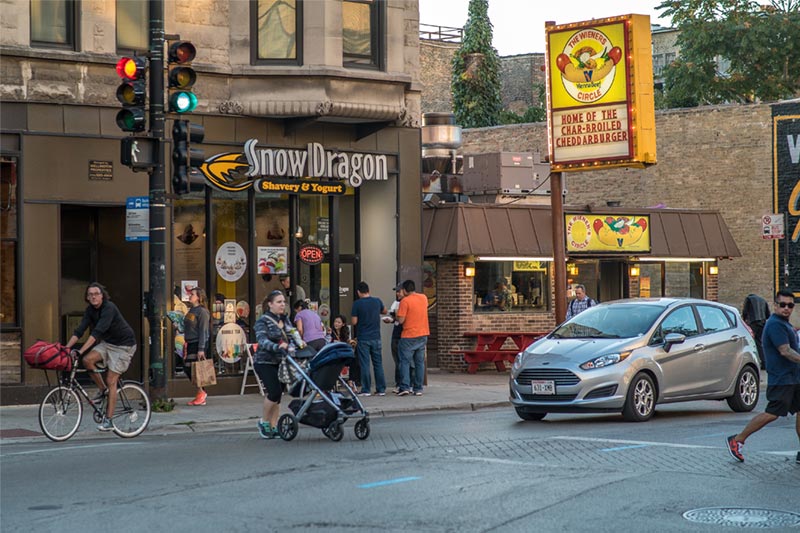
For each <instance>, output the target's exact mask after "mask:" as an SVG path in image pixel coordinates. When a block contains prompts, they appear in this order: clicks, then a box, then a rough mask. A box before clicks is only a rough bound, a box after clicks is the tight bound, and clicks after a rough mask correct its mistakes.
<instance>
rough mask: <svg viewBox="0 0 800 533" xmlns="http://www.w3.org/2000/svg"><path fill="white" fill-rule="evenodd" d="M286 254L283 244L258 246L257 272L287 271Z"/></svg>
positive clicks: (284, 272)
mask: <svg viewBox="0 0 800 533" xmlns="http://www.w3.org/2000/svg"><path fill="white" fill-rule="evenodd" d="M287 255H288V252H287V248H286V247H284V246H259V247H258V273H259V274H286V273H287V272H288V264H287V261H286V257H287Z"/></svg>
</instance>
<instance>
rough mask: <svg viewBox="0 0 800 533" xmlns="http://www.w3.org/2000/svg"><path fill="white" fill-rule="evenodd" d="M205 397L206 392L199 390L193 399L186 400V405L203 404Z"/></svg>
mask: <svg viewBox="0 0 800 533" xmlns="http://www.w3.org/2000/svg"><path fill="white" fill-rule="evenodd" d="M206 398H208V393H207V392H206V391H200V392H198V393H197V396H195V397H194V400H192V401H190V402H188V403H187V404H186V405H195V406H197V405H205V404H206Z"/></svg>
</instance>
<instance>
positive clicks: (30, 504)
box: [0, 402, 800, 533]
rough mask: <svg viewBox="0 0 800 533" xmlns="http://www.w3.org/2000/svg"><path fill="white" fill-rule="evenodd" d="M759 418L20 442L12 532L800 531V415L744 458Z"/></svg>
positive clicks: (505, 419)
mask: <svg viewBox="0 0 800 533" xmlns="http://www.w3.org/2000/svg"><path fill="white" fill-rule="evenodd" d="M750 416H751V415H750V414H745V415H742V414H735V413H732V412H731V411H730V410H728V409H727V405H726V404H725V403H724V402H722V403H718V402H695V403H692V404H677V405H667V406H660V407H659V409H658V411H657V414H656V416H655V417H654V419H653V420H651V421H650V422H647V423H643V424H631V423H626V422H623V421H622V419H621V417H619V416H611V415H608V416H606V415H590V416H579V415H548V417H547V418H546V419H545V421H543V422H522V421H520V420H519V419H517V417H516V415H515V414H514V413H513V410H510V409H492V410H486V411H479V412H474V413H442V414H435V415H417V416H403V417H387V418H380V419H373V420H372V421H371V426H372V427H371V429H372V434H371V436H370V438H369V439H368V440H366V441H359V440H357V439H356V438H355V437H354V435H353V431H352V426H353V424H352V421H351V422H348V424H347V426H346V433H345V437H344V440H343V441H342V442H339V443H335V442H331V441H329V440H328V439H327V438H325V437H324V436H323V435H322V433H321V432H320V430H318V429H314V428H310V427H307V426H301V427H300V434H299V436H298V437H297V439H295V440H294V441H292V442H288V443H287V442H283V441H280V440H270V441H265V440H262V439H260V438H259V437H258V435H257V433H256V429H255V428H254V427H253V428H250V427H247V428H245V427H235V428H228V429H224V430H217V431H209V432H203V433H194V434H190V433H181V434H161V435H159V434H154V433H152V432H151V433H145V434H143V435H142V436H140V437H138V438H136V439H132V440H122V439H119V438H117V437H114V436H111V435H109V436H108V438H100V439H98V438H83V439H81V438H80V434H79V436H78V437H76V438H73V439H72V440H70V441H68V442H66V443H61V444H56V443H42V442H41V441H38V442H36V443H15V444H4V445H3V446H2V448H0V529H2V531H4V532H6V531H26V532H27V531H109V530H111V529H112V528H113V529H119V530H122V531H167V532H169V533H176V532H183V531H191V532H196V531H259V532H263V531H281V532H284V531H326V532H327V531H334V532H335V531H348V532H354V531H355V532H360V531H434V532H440V531H453V532H465V531H466V532H472V531H480V532H485V531H503V532H505V531H570V532H571V531H632V530H636V531H658V532H661V531H726V530H727V531H730V530H733V529H738V528H741V527H745V526H753V527H756V526H758V527H759V528H763V526H764V525H769V524H770V523H771V522H770V521H777V522H776V523H775V525H776V526H777V527H776V529H774V530H775V531H784V530H785V531H790V530H791V531H800V465H797V464H795V454H796V453H797V450H798V449H800V444H798V442H797V437H796V435H795V430H794V420H793V419H781V420H779V421H777V422H775V423H774V424H772V425H770V426H768V427H767V428H766V429H764V430H763V431H761V432H760V433H758V434H756V435H755V436H754V437H752V438H751V440H750V441H749V442H748V445H747V446H746V447H745V453H746V457H747V461H746V462H745V463H744V464H740V463H737V462H735V461H733V460H732V459H731V457H730V456H729V455H728V452H727V451H726V449H725V447H724V437H725V436H727V435H729V434H732V433H735V432H736V431H738V430H739V429H740V428H741V427H742V426H743V425H744V424H745V423H746V421H747V420H749V418H750ZM717 507H723V508H732V509H734V511H733V513H734V514H729V515H723V517H722V519H721V520H723V521H724V524H721V525H720V524H717V525H714V524H703V523H693V522H690V521H688V520H687V519H686V518H684V516H683V515H684V513H686V512H687V511H690V510H693V509H699V508H717ZM740 508H746V509H756V510H758V509H767V510H773V511H779V512H778V513H767V512H764V511H747V512H745V514H744V515H741V516H743V517H744V518H742V517H741V516H740V515H739V514H737V513H739V511H738V509H740ZM785 512H789V513H791V512H794V513H798V514H795V515H791V514H788V515H787V514H785ZM700 514H701V517H702V516H706V515H710V516H711V519H713V517H714V516H718V515H719V513H717V514H716V515H715V514H714V513H706V514H705V515H704V514H703V513H700ZM764 517H767V518H764ZM793 520H796V522H797V524H796V525H794V526H792V521H793ZM725 524H727V525H725ZM731 524H733V525H731ZM737 526H738V527H737Z"/></svg>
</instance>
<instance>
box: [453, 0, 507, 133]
mask: <svg viewBox="0 0 800 533" xmlns="http://www.w3.org/2000/svg"><path fill="white" fill-rule="evenodd" d="M499 65H500V59H499V58H498V56H497V50H495V49H494V47H493V46H492V23H491V22H490V21H489V2H488V0H470V2H469V14H468V17H467V25H466V26H465V27H464V40H463V42H462V43H461V46H460V47H459V49H458V51H457V52H456V54H455V56H454V57H453V75H452V82H451V87H452V90H453V112H454V113H455V115H456V122H457V123H458V124H460V125H461V126H463V127H465V128H480V127H484V126H494V125H496V124H498V122H499V119H500V110H501V109H502V102H501V99H500V74H499V72H500V68H499Z"/></svg>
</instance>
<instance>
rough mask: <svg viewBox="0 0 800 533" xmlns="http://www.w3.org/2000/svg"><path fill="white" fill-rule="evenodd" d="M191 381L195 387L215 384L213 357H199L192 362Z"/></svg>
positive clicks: (215, 375)
mask: <svg viewBox="0 0 800 533" xmlns="http://www.w3.org/2000/svg"><path fill="white" fill-rule="evenodd" d="M192 383H194V385H195V386H196V387H207V386H209V385H216V384H217V374H216V373H215V372H214V360H213V359H200V360H198V361H195V362H193V363H192Z"/></svg>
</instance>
